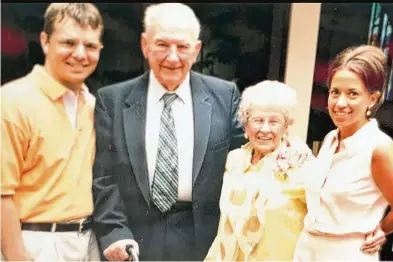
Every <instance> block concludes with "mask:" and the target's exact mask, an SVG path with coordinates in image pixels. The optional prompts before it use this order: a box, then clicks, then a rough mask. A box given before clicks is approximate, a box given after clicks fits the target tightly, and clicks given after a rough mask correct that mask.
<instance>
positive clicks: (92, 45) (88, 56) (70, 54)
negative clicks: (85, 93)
mask: <svg viewBox="0 0 393 262" xmlns="http://www.w3.org/2000/svg"><path fill="white" fill-rule="evenodd" d="M101 31H102V27H99V28H97V29H93V28H91V27H90V26H86V27H81V26H80V25H79V24H77V23H76V22H75V21H74V20H73V19H71V18H68V17H65V18H63V19H62V20H61V21H60V22H59V21H56V22H55V23H54V25H53V33H52V34H51V35H50V36H48V35H47V34H46V33H45V32H42V33H41V36H40V37H41V46H42V49H43V51H44V54H45V68H46V69H47V71H48V73H49V74H50V75H51V76H52V77H53V78H55V79H56V80H57V81H58V82H60V83H61V84H63V85H65V86H66V87H68V88H71V89H73V90H77V89H79V88H81V87H82V83H83V82H84V81H85V80H86V78H87V77H89V75H90V74H91V73H93V71H94V70H95V69H96V67H97V64H98V60H99V58H100V52H101V47H102V45H101V41H100V36H101Z"/></svg>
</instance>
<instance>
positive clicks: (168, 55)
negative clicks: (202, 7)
mask: <svg viewBox="0 0 393 262" xmlns="http://www.w3.org/2000/svg"><path fill="white" fill-rule="evenodd" d="M141 43H142V51H143V54H144V56H145V58H146V59H147V61H148V62H149V66H150V68H151V70H152V71H153V73H154V76H155V77H156V78H157V80H158V81H159V82H160V83H161V85H163V86H164V87H165V88H166V89H168V90H175V89H176V88H177V87H178V86H179V85H180V84H181V83H183V81H184V79H185V77H186V75H187V73H188V72H189V71H190V70H191V67H192V65H193V64H194V62H195V60H196V58H197V56H198V54H199V51H200V49H201V41H200V40H195V39H194V38H193V37H192V34H191V33H190V32H189V31H186V30H179V29H170V28H164V27H162V26H156V27H154V28H151V29H150V30H147V32H145V33H143V34H142V39H141Z"/></svg>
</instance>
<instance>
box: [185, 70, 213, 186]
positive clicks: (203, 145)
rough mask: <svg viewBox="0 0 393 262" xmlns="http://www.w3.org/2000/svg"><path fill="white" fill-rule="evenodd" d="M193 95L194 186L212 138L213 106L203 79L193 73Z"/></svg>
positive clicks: (191, 79)
mask: <svg viewBox="0 0 393 262" xmlns="http://www.w3.org/2000/svg"><path fill="white" fill-rule="evenodd" d="M190 81H191V94H192V104H193V111H194V160H193V168H192V183H193V185H194V183H195V181H196V179H197V177H198V174H199V172H200V170H201V167H202V163H203V159H204V158H205V153H206V149H207V142H208V140H209V136H210V123H211V104H210V102H209V101H208V100H209V97H208V95H207V93H206V91H205V84H204V83H203V81H202V78H201V77H200V76H199V75H197V74H195V73H193V72H191V75H190Z"/></svg>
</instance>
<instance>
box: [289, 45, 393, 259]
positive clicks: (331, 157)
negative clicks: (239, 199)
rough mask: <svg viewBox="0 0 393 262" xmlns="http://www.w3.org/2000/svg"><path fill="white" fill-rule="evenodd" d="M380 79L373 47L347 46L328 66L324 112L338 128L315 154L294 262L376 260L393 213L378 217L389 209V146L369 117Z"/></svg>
mask: <svg viewBox="0 0 393 262" xmlns="http://www.w3.org/2000/svg"><path fill="white" fill-rule="evenodd" d="M385 77H386V57H385V55H384V53H383V52H382V51H381V50H380V49H379V48H377V47H374V46H366V45H364V46H359V47H355V48H348V49H346V50H344V51H343V52H342V53H340V54H339V55H338V56H337V57H336V58H335V59H334V61H333V62H332V64H331V66H330V68H329V71H328V82H327V84H328V87H329V99H328V108H329V114H330V116H331V118H332V120H333V122H334V124H335V125H336V126H337V127H338V128H337V129H336V130H333V131H331V132H330V133H329V134H328V135H327V136H326V137H325V139H324V143H323V145H322V148H321V150H320V152H319V154H318V159H317V161H316V163H317V166H318V173H316V180H315V182H316V183H313V184H312V185H311V187H310V190H309V191H307V192H308V194H307V206H308V214H307V216H306V218H305V220H304V224H305V228H304V230H303V232H302V234H301V237H300V238H299V242H298V245H297V248H296V253H295V256H294V259H295V260H299V261H322V260H331V261H337V260H343V261H345V260H346V261H349V260H351V261H378V253H377V252H376V251H377V250H378V248H379V245H380V244H381V243H382V242H383V241H384V238H385V235H386V234H389V233H391V232H392V231H393V211H392V210H391V211H390V212H389V213H388V214H387V215H386V217H385V218H383V215H384V211H385V209H386V208H387V206H388V205H389V204H390V206H392V205H393V190H392V188H393V141H392V139H391V138H390V137H388V136H387V135H386V134H384V133H383V132H382V131H381V130H380V129H379V127H378V123H377V121H376V120H375V119H374V118H373V115H374V114H375V112H376V111H377V110H378V108H379V107H380V105H381V104H382V103H383V98H384V93H385V91H386V90H385V89H386V85H385V81H386V79H385ZM382 218H383V219H382ZM365 239H366V242H365V243H364V240H365ZM369 242H373V243H374V244H376V245H375V246H374V247H372V245H370V243H369ZM378 243H379V245H378ZM362 251H363V252H362Z"/></svg>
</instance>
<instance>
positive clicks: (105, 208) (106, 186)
mask: <svg viewBox="0 0 393 262" xmlns="http://www.w3.org/2000/svg"><path fill="white" fill-rule="evenodd" d="M112 125H113V123H112V117H111V116H110V114H108V112H107V109H106V106H105V103H104V100H103V98H102V97H101V95H100V92H98V93H97V100H96V107H95V115H94V126H95V130H96V137H97V138H96V156H95V162H94V167H93V197H94V213H93V221H94V229H95V233H96V235H97V238H98V242H99V244H100V247H101V250H102V251H103V252H104V255H105V256H106V257H107V258H108V259H110V260H112V256H111V255H110V253H111V252H109V257H108V250H109V251H110V250H118V251H119V252H122V251H124V252H125V245H127V244H131V242H135V241H133V240H132V239H133V235H132V233H131V231H130V229H129V227H128V218H127V216H126V214H125V206H124V203H123V200H122V199H121V196H120V192H119V188H118V177H117V176H118V175H121V174H114V173H113V171H112V170H113V169H112V159H111V154H114V152H111V150H112V135H116V134H112ZM120 240H128V241H120ZM129 242H130V243H129ZM112 244H114V245H112ZM123 245H124V248H123ZM108 247H110V248H108ZM114 247H115V248H114ZM123 254H124V253H123ZM124 256H127V257H125V258H123V259H120V260H124V259H127V258H128V255H127V253H125V254H124Z"/></svg>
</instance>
